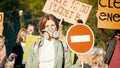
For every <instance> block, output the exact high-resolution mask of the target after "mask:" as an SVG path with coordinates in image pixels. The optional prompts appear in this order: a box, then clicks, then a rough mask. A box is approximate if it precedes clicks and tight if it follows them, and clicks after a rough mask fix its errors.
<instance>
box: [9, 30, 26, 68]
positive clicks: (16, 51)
mask: <svg viewBox="0 0 120 68" xmlns="http://www.w3.org/2000/svg"><path fill="white" fill-rule="evenodd" d="M26 34H28V32H27V30H26V29H25V28H21V29H20V31H19V33H18V35H17V39H16V44H15V45H14V47H13V49H12V52H11V54H10V56H9V60H10V61H12V60H13V59H15V64H14V67H15V68H24V64H25V63H24V62H22V60H23V55H24V47H25V42H26Z"/></svg>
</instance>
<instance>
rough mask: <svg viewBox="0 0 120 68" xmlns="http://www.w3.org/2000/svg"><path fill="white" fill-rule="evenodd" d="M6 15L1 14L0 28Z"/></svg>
mask: <svg viewBox="0 0 120 68" xmlns="http://www.w3.org/2000/svg"><path fill="white" fill-rule="evenodd" d="M3 18H4V13H3V12H0V26H3Z"/></svg>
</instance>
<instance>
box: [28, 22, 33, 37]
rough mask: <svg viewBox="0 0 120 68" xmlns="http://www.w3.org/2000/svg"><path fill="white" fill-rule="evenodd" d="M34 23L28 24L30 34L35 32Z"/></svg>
mask: <svg viewBox="0 0 120 68" xmlns="http://www.w3.org/2000/svg"><path fill="white" fill-rule="evenodd" d="M34 28H35V27H34V25H32V24H28V27H27V31H28V32H29V34H30V35H32V34H33V33H34Z"/></svg>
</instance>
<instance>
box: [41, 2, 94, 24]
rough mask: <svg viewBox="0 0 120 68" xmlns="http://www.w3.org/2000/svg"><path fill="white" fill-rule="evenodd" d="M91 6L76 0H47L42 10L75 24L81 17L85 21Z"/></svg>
mask: <svg viewBox="0 0 120 68" xmlns="http://www.w3.org/2000/svg"><path fill="white" fill-rule="evenodd" d="M91 8H92V6H91V5H88V4H85V3H82V2H79V1H76V0H47V1H46V4H45V6H44V8H43V12H45V13H49V14H53V15H55V16H56V17H57V18H59V19H64V20H65V21H67V22H69V23H72V24H75V23H76V20H78V19H81V20H82V21H83V23H85V22H86V20H87V18H88V15H89V13H90V10H91Z"/></svg>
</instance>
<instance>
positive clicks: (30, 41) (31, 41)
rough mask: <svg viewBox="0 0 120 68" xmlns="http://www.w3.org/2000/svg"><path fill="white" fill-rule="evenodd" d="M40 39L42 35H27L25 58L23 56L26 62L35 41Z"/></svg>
mask: <svg viewBox="0 0 120 68" xmlns="http://www.w3.org/2000/svg"><path fill="white" fill-rule="evenodd" d="M38 39H40V36H36V35H27V37H26V44H25V49H24V58H23V60H24V62H26V60H27V57H28V53H29V52H28V51H29V48H30V46H31V45H33V44H34V43H35V41H37V40H38Z"/></svg>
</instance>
